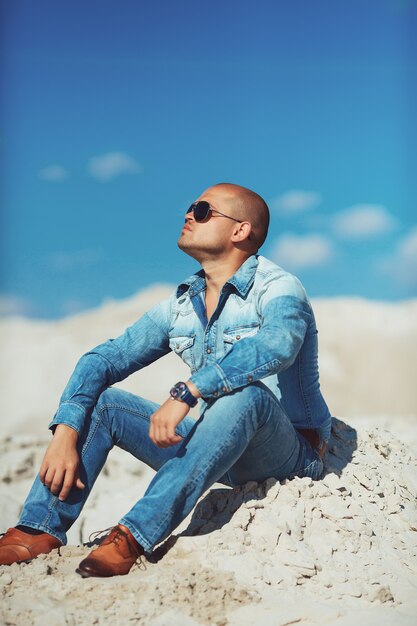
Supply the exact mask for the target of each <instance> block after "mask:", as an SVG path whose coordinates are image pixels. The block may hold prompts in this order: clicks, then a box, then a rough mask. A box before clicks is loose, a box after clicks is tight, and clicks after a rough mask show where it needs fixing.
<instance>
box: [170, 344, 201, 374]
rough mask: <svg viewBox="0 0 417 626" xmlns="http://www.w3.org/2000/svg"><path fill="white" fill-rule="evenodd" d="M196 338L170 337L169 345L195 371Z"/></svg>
mask: <svg viewBox="0 0 417 626" xmlns="http://www.w3.org/2000/svg"><path fill="white" fill-rule="evenodd" d="M194 340H195V337H194V336H193V337H170V338H169V347H170V348H171V350H172V351H173V352H175V354H178V356H180V357H181V359H182V360H183V361H184V363H186V364H187V365H188V367H189V368H190V370H191V371H192V372H194V370H195V361H194Z"/></svg>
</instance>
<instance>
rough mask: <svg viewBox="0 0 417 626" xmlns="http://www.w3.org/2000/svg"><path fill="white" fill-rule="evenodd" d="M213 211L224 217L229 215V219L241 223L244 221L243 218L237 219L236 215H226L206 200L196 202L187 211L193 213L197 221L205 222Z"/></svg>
mask: <svg viewBox="0 0 417 626" xmlns="http://www.w3.org/2000/svg"><path fill="white" fill-rule="evenodd" d="M213 211H214V212H215V213H218V214H219V215H221V216H222V217H227V219H229V220H233V221H234V222H239V224H241V223H242V220H237V219H235V218H234V217H230V215H225V214H224V213H221V212H220V211H218V210H217V209H215V208H214V206H211V204H210V203H209V202H207V201H206V200H199V201H198V202H194V203H193V204H192V205H191V206H190V208H189V209H188V211H187V213H193V215H194V219H195V221H196V222H204V220H205V219H207V217H208V215H209V214H211V213H213Z"/></svg>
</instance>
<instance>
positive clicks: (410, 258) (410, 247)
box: [378, 226, 417, 287]
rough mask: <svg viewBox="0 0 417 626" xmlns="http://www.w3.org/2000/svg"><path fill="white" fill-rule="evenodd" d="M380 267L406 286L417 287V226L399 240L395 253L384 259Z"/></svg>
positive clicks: (383, 271)
mask: <svg viewBox="0 0 417 626" xmlns="http://www.w3.org/2000/svg"><path fill="white" fill-rule="evenodd" d="M378 269H379V270H380V271H382V273H384V274H386V275H388V276H390V277H391V278H394V279H395V280H397V281H398V282H399V283H400V284H401V285H403V286H405V287H417V226H414V227H413V228H412V229H411V230H410V231H409V232H408V233H407V234H406V235H405V236H404V237H402V238H401V239H400V240H399V241H398V242H397V245H396V247H395V249H394V252H393V254H392V255H390V256H387V257H385V258H384V259H382V260H381V261H380V262H379V263H378Z"/></svg>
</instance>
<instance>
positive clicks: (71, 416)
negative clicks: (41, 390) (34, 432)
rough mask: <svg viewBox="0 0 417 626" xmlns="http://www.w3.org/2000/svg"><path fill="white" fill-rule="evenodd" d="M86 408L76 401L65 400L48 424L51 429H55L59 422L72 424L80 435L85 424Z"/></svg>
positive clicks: (67, 424)
mask: <svg viewBox="0 0 417 626" xmlns="http://www.w3.org/2000/svg"><path fill="white" fill-rule="evenodd" d="M84 419H85V409H84V407H82V406H80V405H79V404H76V403H75V402H63V403H62V404H60V406H59V408H58V411H57V412H56V413H55V415H54V417H53V420H52V421H51V422H50V423H49V424H48V428H49V430H52V431H54V430H55V426H58V424H65V425H66V426H70V427H71V428H73V429H74V430H76V431H77V433H78V434H79V435H80V434H81V431H82V429H83V426H84Z"/></svg>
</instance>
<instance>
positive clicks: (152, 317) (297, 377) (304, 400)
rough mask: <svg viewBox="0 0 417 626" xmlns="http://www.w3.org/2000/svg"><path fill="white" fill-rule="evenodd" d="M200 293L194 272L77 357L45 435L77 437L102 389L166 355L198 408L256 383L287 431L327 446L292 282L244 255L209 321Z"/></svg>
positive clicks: (310, 331) (324, 411) (307, 314)
mask: <svg viewBox="0 0 417 626" xmlns="http://www.w3.org/2000/svg"><path fill="white" fill-rule="evenodd" d="M205 289H206V282H205V278H204V271H203V270H200V271H199V272H197V273H196V274H194V275H193V276H191V277H190V278H188V279H187V280H185V281H184V282H183V283H181V284H180V285H179V286H178V287H177V289H176V290H175V292H174V293H173V294H172V296H171V297H170V298H169V299H167V300H165V301H163V302H161V303H160V304H158V305H156V306H155V307H154V308H152V309H151V310H150V311H148V313H146V314H145V315H143V316H142V317H141V318H140V319H139V320H138V321H137V322H135V323H134V324H133V325H132V326H130V327H129V328H127V329H126V330H125V332H124V333H123V334H122V335H121V336H120V337H118V338H117V339H109V340H108V341H106V342H105V343H103V344H101V345H99V346H97V347H96V348H94V349H93V350H90V351H89V352H87V353H86V354H85V355H83V356H82V357H81V359H80V360H79V362H78V364H77V366H76V368H75V371H74V373H73V374H72V376H71V378H70V380H69V382H68V385H67V386H66V388H65V390H64V393H63V395H62V397H61V401H60V405H59V408H58V411H57V413H56V414H55V416H54V419H53V421H52V422H51V423H50V424H49V427H50V428H53V427H54V426H55V425H56V424H67V425H69V426H71V427H72V428H75V429H76V430H77V431H78V432H81V430H82V427H83V423H84V419H85V417H86V415H87V414H88V412H90V411H91V410H92V408H93V407H94V406H95V404H96V402H97V399H98V397H99V395H100V394H101V392H102V391H103V390H104V389H106V388H107V387H108V386H110V385H112V384H114V383H116V382H119V381H121V380H123V379H124V378H126V377H127V376H129V375H130V374H132V373H133V372H135V371H137V370H139V369H141V368H142V367H146V365H149V364H150V363H152V362H153V361H156V360H157V359H159V358H160V357H162V356H164V355H165V354H167V353H168V352H170V351H171V350H172V351H174V352H175V353H176V354H178V356H180V357H181V358H182V360H183V361H184V362H185V363H186V364H187V365H188V366H189V367H190V370H191V380H192V381H193V382H194V384H195V385H196V386H197V388H198V389H199V390H200V393H201V395H202V397H203V400H202V405H203V407H204V404H205V403H207V402H210V401H212V400H214V399H216V398H219V397H221V396H223V395H225V394H227V393H229V392H231V391H233V390H234V389H238V388H240V387H245V386H246V385H249V384H251V383H253V382H255V381H258V380H262V382H263V383H264V384H265V385H267V386H268V387H269V388H270V389H271V390H272V392H273V393H274V394H275V395H276V396H277V398H278V399H279V401H280V402H281V405H282V407H283V408H284V410H285V411H286V413H287V415H288V416H289V418H290V419H291V421H292V423H293V424H294V426H295V427H296V428H317V429H319V430H320V433H321V436H322V438H324V439H325V440H326V441H327V440H328V439H329V436H330V425H331V416H330V413H329V409H328V407H327V405H326V402H325V401H324V399H323V396H322V394H321V391H320V385H319V371H318V342H317V328H316V322H315V319H314V314H313V310H312V308H311V304H310V302H309V300H308V298H307V295H306V292H305V290H304V288H303V286H302V285H301V283H300V281H299V280H298V279H297V278H296V277H295V276H293V275H292V274H289V273H288V272H286V271H284V270H283V269H282V268H280V267H278V266H277V265H275V264H274V263H272V262H271V261H269V260H268V259H266V258H264V257H262V256H260V255H253V256H251V257H249V258H248V259H247V260H246V261H245V263H243V265H241V267H240V268H239V269H238V271H237V272H236V273H235V274H234V276H232V278H230V280H228V281H227V283H225V285H224V286H223V288H222V290H221V292H220V298H219V302H218V305H217V308H216V310H215V312H214V313H213V315H212V317H211V319H210V321H209V322H208V320H207V317H206V310H205V304H204V293H205ZM171 382H172V383H174V382H175V381H171ZM167 395H168V389H167Z"/></svg>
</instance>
